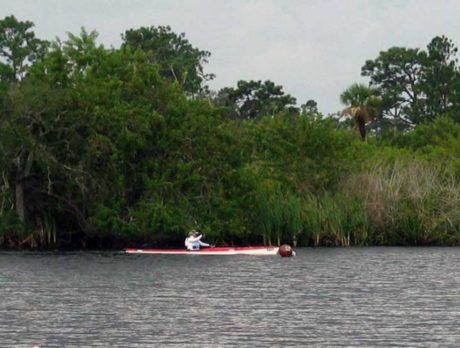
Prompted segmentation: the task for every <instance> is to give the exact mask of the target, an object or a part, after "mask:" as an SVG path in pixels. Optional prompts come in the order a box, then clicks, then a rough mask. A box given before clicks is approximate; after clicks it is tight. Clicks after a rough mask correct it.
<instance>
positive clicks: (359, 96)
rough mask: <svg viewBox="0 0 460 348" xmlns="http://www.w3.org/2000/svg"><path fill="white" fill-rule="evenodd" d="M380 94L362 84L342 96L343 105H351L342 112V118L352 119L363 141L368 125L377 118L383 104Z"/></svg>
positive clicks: (354, 85) (356, 84) (353, 86)
mask: <svg viewBox="0 0 460 348" xmlns="http://www.w3.org/2000/svg"><path fill="white" fill-rule="evenodd" d="M379 95H380V93H379V91H378V90H377V89H375V88H372V87H368V86H366V85H364V84H361V83H354V84H352V85H351V86H350V87H348V89H346V90H345V91H344V92H343V93H342V94H341V95H340V100H341V102H342V103H343V104H345V105H349V107H347V108H346V109H345V110H343V111H342V112H341V115H342V116H350V117H352V118H353V119H354V120H355V122H356V125H357V127H358V130H359V133H360V134H361V139H362V140H363V141H364V140H365V139H366V123H368V122H369V121H371V120H372V119H373V118H375V117H376V115H377V113H378V109H379V105H380V103H381V99H380V96H379Z"/></svg>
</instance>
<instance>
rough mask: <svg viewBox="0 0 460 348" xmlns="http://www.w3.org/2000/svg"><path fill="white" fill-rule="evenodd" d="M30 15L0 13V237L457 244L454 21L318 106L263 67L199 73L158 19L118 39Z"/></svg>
mask: <svg viewBox="0 0 460 348" xmlns="http://www.w3.org/2000/svg"><path fill="white" fill-rule="evenodd" d="M33 28H34V25H33V23H32V22H30V21H21V20H18V19H16V18H15V17H14V16H8V17H5V18H4V19H3V20H1V21H0V92H1V93H0V154H1V156H0V245H1V246H3V247H31V248H56V247H57V248H66V247H73V248H74V247H77V248H118V247H123V246H127V245H150V246H155V245H156V246H173V245H179V244H181V243H182V241H183V238H184V236H185V234H186V233H187V231H189V230H190V229H192V228H193V229H200V230H201V231H203V232H205V233H206V235H207V239H208V240H209V241H211V242H213V243H217V244H245V245H250V244H280V243H292V244H295V245H303V246H307V245H315V246H319V245H331V246H339V245H344V246H345V245H457V244H459V242H460V213H458V212H457V210H458V209H457V207H458V206H459V203H460V186H459V184H458V180H459V178H460V162H459V160H458V158H460V157H459V156H458V151H459V150H458V149H460V140H459V137H458V133H459V132H460V125H459V121H460V118H459V117H460V115H459V112H460V73H459V65H458V61H457V58H456V54H457V48H456V47H455V46H454V44H453V42H452V41H451V40H449V39H448V38H446V37H443V36H441V37H435V38H434V39H433V40H432V41H431V42H430V43H429V44H428V46H427V48H426V49H425V50H422V49H412V48H402V47H393V48H390V49H389V50H387V51H382V52H381V53H380V54H379V56H378V57H377V58H375V59H374V60H368V61H367V62H365V64H364V65H363V68H362V75H363V76H367V77H368V78H369V84H368V85H364V84H353V85H351V86H350V87H349V88H348V89H347V90H345V91H344V92H343V93H342V95H341V96H340V98H341V100H342V101H343V102H344V110H343V112H340V113H337V114H336V115H323V114H322V113H321V112H320V111H319V109H318V105H317V103H316V102H315V101H314V100H308V101H306V102H305V103H304V104H302V105H300V106H298V104H297V101H296V99H295V98H294V97H293V96H291V95H289V94H286V93H284V91H283V88H282V86H280V85H277V84H276V83H274V82H272V81H254V80H252V81H239V82H238V83H237V85H236V86H234V87H226V88H222V89H221V90H219V91H211V90H210V89H209V87H208V86H207V83H208V82H209V81H210V80H211V79H213V78H214V75H213V74H209V73H206V72H205V69H204V68H205V65H206V63H207V62H208V59H209V58H210V53H209V52H207V51H204V50H200V49H198V48H196V47H194V46H193V45H192V44H191V43H190V42H189V41H188V40H187V38H186V36H185V34H183V33H182V34H176V33H174V32H173V31H172V29H171V28H170V27H168V26H159V27H155V26H152V27H141V28H139V29H130V30H127V31H126V32H125V33H123V34H122V35H121V37H122V44H121V45H120V47H118V48H113V47H111V48H107V47H105V46H104V45H102V44H99V43H98V42H97V33H96V32H95V31H91V32H88V31H87V30H85V29H82V31H81V32H80V33H79V34H72V33H69V34H68V37H67V38H66V39H65V40H61V39H56V40H55V41H52V42H49V41H46V40H41V39H39V38H37V37H36V35H35V33H34V31H33ZM338 97H339V96H338ZM347 116H350V117H347ZM355 125H357V126H358V129H359V133H357V132H356V130H355ZM359 134H360V135H359ZM362 140H365V141H362Z"/></svg>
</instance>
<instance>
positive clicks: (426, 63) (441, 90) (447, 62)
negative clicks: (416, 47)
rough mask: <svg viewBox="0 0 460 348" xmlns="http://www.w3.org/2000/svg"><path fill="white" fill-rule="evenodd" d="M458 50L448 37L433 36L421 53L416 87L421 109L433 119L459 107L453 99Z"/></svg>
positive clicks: (457, 76) (456, 78) (455, 91)
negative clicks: (420, 66) (418, 87)
mask: <svg viewBox="0 0 460 348" xmlns="http://www.w3.org/2000/svg"><path fill="white" fill-rule="evenodd" d="M457 52H458V49H457V48H456V47H455V46H454V44H453V42H452V40H449V39H448V38H446V37H445V36H440V37H439V36H437V37H435V38H434V39H433V40H431V42H430V43H429V44H428V46H427V50H426V52H422V53H421V62H422V69H421V71H420V89H421V90H422V91H423V93H424V98H425V100H424V112H425V114H426V117H429V118H430V119H433V118H434V117H435V116H437V115H440V114H446V113H449V112H451V111H452V110H455V109H456V108H457V107H459V106H460V104H458V102H457V101H456V99H455V94H456V93H458V92H459V91H458V90H457V88H458V86H457V84H458V82H459V80H460V74H459V67H458V65H457V64H458V59H457V58H456V54H457Z"/></svg>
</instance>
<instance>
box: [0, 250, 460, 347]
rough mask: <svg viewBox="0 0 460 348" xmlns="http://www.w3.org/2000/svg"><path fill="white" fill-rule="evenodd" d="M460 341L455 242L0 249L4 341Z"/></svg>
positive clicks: (459, 263) (459, 261)
mask: <svg viewBox="0 0 460 348" xmlns="http://www.w3.org/2000/svg"><path fill="white" fill-rule="evenodd" d="M34 345H38V346H40V347H41V348H48V347H59V348H61V347H79V348H80V347H280V346H288V347H305V346H310V347H392V346H395V347H396V346H398V347H401V346H406V347H437V346H439V347H458V346H460V249H458V248H333V249H323V248H318V249H309V248H305V249H299V250H297V257H295V258H281V257H278V256H174V255H166V256H161V255H125V254H122V253H115V252H97V253H93V252H91V253H88V252H72V253H32V252H21V253H20V252H2V253H0V347H2V348H3V347H5V348H7V347H21V348H22V347H24V348H29V347H32V346H34Z"/></svg>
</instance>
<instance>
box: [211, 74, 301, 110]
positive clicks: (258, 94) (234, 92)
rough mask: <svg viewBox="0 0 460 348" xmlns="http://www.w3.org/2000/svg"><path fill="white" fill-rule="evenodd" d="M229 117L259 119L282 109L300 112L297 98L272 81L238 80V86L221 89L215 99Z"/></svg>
mask: <svg viewBox="0 0 460 348" xmlns="http://www.w3.org/2000/svg"><path fill="white" fill-rule="evenodd" d="M214 102H215V103H216V105H218V106H221V107H223V108H224V115H225V116H226V117H228V118H238V119H257V118H260V117H262V116H274V115H276V114H278V113H280V112H282V111H288V112H291V113H298V109H297V108H296V107H295V103H296V99H295V98H294V97H292V96H291V95H289V94H284V91H283V87H282V86H280V85H276V84H275V83H274V82H272V81H268V80H267V81H265V82H263V83H262V81H253V80H251V81H243V80H241V81H238V83H237V87H236V88H230V87H226V88H223V89H221V90H220V91H219V92H218V94H217V96H216V98H215V99H214Z"/></svg>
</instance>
